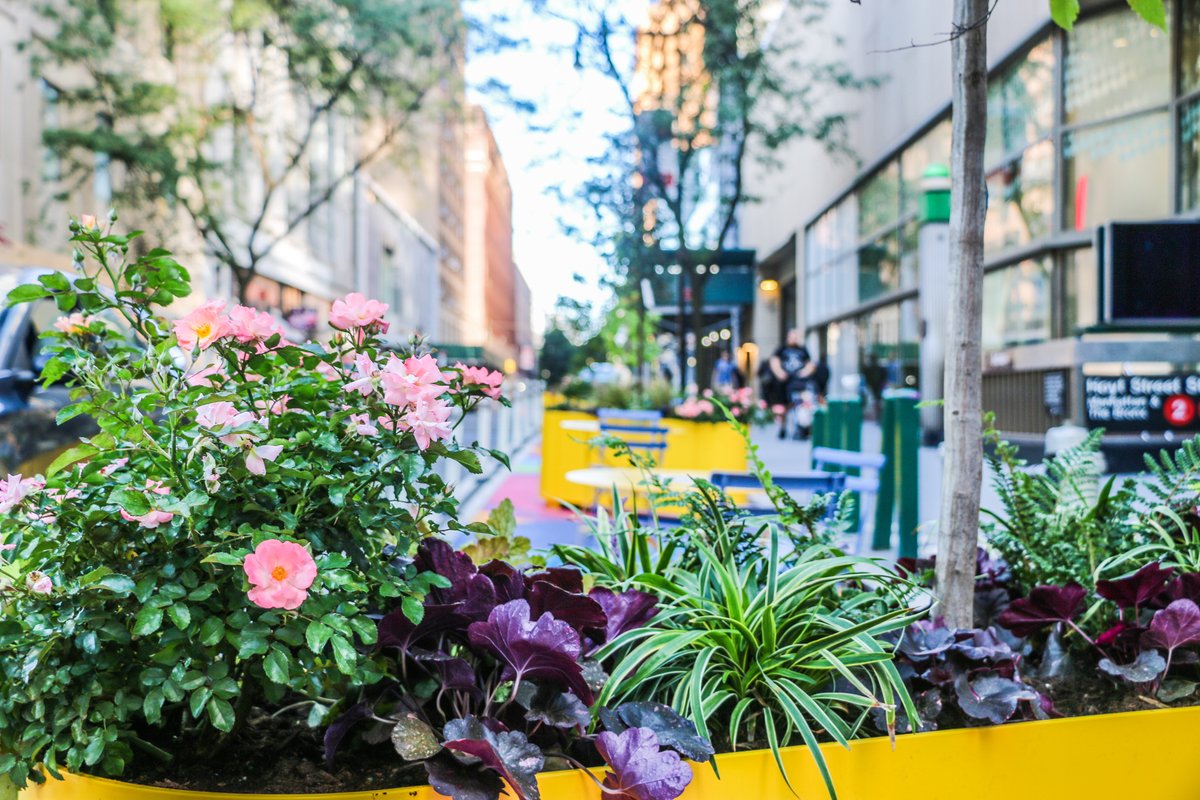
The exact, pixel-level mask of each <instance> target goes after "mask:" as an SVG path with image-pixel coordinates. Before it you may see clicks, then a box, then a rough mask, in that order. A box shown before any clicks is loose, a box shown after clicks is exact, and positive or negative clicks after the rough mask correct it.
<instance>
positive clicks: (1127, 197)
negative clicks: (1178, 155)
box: [1063, 112, 1171, 231]
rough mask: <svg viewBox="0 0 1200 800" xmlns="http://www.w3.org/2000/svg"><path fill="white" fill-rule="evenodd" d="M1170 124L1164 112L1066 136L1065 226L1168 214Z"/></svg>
mask: <svg viewBox="0 0 1200 800" xmlns="http://www.w3.org/2000/svg"><path fill="white" fill-rule="evenodd" d="M1168 125H1169V122H1168V118H1167V114H1166V113H1165V112H1163V113H1155V114H1147V115H1144V116H1140V117H1134V118H1132V119H1128V120H1124V121H1122V122H1115V123H1112V124H1109V125H1098V126H1095V127H1091V128H1085V129H1083V130H1078V131H1073V132H1071V133H1068V134H1066V135H1064V136H1063V156H1064V159H1063V174H1064V176H1065V181H1066V185H1065V187H1064V190H1065V192H1064V194H1065V198H1066V199H1065V207H1064V208H1063V212H1064V219H1063V225H1064V227H1066V228H1067V229H1068V230H1070V229H1074V230H1078V231H1083V230H1089V229H1091V228H1094V227H1095V226H1097V225H1103V224H1104V223H1106V222H1109V221H1111V220H1139V219H1153V218H1155V217H1159V216H1163V215H1165V214H1169V213H1170V211H1171V202H1170V196H1169V193H1168V191H1167V189H1166V187H1167V186H1168V185H1169V184H1168V178H1169V175H1170V169H1171V167H1170V153H1169V152H1168V147H1167V140H1168V138H1169V135H1170V134H1169V127H1168Z"/></svg>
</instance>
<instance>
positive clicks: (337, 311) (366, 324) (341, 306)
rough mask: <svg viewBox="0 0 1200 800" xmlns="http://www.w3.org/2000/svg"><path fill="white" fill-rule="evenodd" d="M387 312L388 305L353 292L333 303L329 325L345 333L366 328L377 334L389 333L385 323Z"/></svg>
mask: <svg viewBox="0 0 1200 800" xmlns="http://www.w3.org/2000/svg"><path fill="white" fill-rule="evenodd" d="M387 310H388V304H387V303H381V302H379V301H378V300H368V299H367V298H365V297H363V296H362V295H361V294H359V293H358V292H351V293H350V294H348V295H346V296H345V297H343V298H342V299H341V300H334V301H333V308H332V309H331V310H330V312H329V324H330V325H332V326H333V327H335V328H337V329H339V330H343V331H348V330H350V329H351V328H364V329H366V330H369V331H372V332H375V333H387V331H388V327H389V326H388V323H386V322H384V321H383V315H384V314H386V313H387Z"/></svg>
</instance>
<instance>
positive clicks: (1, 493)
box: [0, 475, 45, 514]
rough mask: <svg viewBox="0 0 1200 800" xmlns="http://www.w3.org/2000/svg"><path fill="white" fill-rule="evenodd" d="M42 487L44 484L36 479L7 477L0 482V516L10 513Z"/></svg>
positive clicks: (18, 476)
mask: <svg viewBox="0 0 1200 800" xmlns="http://www.w3.org/2000/svg"><path fill="white" fill-rule="evenodd" d="M43 486H45V484H44V483H43V482H42V481H40V480H38V479H37V478H22V477H21V476H20V475H9V476H8V477H7V478H5V479H4V480H0V514H7V513H8V512H9V511H12V510H13V509H14V508H16V507H17V506H19V505H20V504H21V502H22V501H23V500H24V499H25V498H26V497H28V496H29V495H30V494H32V493H33V492H36V491H38V490H40V489H41V488H42V487H43Z"/></svg>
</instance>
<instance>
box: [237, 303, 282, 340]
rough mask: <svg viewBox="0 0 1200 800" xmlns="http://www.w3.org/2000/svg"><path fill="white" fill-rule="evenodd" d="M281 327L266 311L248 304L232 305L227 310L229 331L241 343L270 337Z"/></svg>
mask: <svg viewBox="0 0 1200 800" xmlns="http://www.w3.org/2000/svg"><path fill="white" fill-rule="evenodd" d="M282 332H283V331H282V329H281V328H280V327H279V325H278V323H276V322H275V318H274V317H273V316H271V315H270V314H269V313H267V312H266V311H259V310H258V309H257V308H250V307H249V306H234V307H233V310H231V311H230V312H229V333H230V334H231V335H232V336H233V338H235V339H237V340H238V341H239V342H242V343H243V344H244V343H246V342H254V341H261V340H263V339H270V338H271V337H272V336H274V335H275V334H277V333H282Z"/></svg>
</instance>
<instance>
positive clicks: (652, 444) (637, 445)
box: [596, 408, 670, 464]
mask: <svg viewBox="0 0 1200 800" xmlns="http://www.w3.org/2000/svg"><path fill="white" fill-rule="evenodd" d="M596 416H597V417H598V418H599V419H600V434H601V435H602V436H612V437H614V438H617V439H620V440H621V441H622V442H624V444H625V446H626V447H628V448H629V449H630V450H631V451H633V452H634V453H637V454H639V455H645V456H647V457H648V458H649V459H650V460H651V461H652V462H654V463H655V464H660V463H662V460H663V455H664V454H665V453H666V450H667V434H668V433H669V432H670V431H669V429H667V428H666V427H664V426H663V425H661V424H660V423H661V422H662V412H661V411H635V410H628V409H621V408H601V409H599V410H598V411H597V412H596Z"/></svg>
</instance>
